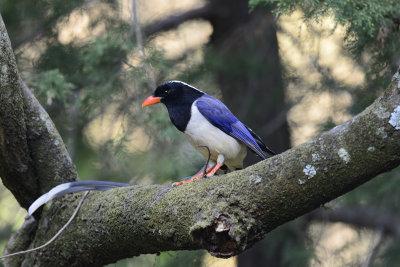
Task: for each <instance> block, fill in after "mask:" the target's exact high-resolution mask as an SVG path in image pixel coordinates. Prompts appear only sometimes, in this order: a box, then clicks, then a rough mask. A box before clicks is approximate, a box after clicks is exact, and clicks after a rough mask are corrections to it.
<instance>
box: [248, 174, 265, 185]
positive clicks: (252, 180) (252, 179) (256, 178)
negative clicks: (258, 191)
mask: <svg viewBox="0 0 400 267" xmlns="http://www.w3.org/2000/svg"><path fill="white" fill-rule="evenodd" d="M249 181H250V184H258V183H261V182H262V177H260V176H255V175H253V174H252V175H250V177H249Z"/></svg>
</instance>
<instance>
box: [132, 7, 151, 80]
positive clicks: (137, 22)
mask: <svg viewBox="0 0 400 267" xmlns="http://www.w3.org/2000/svg"><path fill="white" fill-rule="evenodd" d="M132 13H133V21H134V23H135V34H136V43H137V46H138V48H139V51H140V54H141V56H142V60H143V64H144V67H145V69H146V72H147V75H148V76H149V78H150V84H151V87H152V88H156V86H157V83H156V77H155V75H154V72H153V70H152V69H151V66H150V63H147V62H146V53H145V51H144V46H143V36H142V29H141V27H140V19H139V14H138V12H137V8H136V0H132Z"/></svg>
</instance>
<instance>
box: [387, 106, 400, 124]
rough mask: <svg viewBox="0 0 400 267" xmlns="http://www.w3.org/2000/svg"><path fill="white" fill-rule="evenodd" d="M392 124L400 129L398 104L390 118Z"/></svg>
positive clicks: (399, 107)
mask: <svg viewBox="0 0 400 267" xmlns="http://www.w3.org/2000/svg"><path fill="white" fill-rule="evenodd" d="M389 123H390V125H392V126H393V127H394V128H395V129H396V130H400V106H397V107H396V108H395V109H394V111H393V112H392V114H391V116H390V120H389Z"/></svg>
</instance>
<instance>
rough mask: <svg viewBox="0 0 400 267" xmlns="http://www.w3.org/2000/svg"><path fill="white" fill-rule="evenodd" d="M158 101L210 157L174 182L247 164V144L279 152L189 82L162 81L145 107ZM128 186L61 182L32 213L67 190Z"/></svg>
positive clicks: (263, 155) (34, 205)
mask: <svg viewBox="0 0 400 267" xmlns="http://www.w3.org/2000/svg"><path fill="white" fill-rule="evenodd" d="M156 103H163V104H164V105H165V106H166V107H167V110H168V114H169V117H170V119H171V122H172V123H173V124H174V125H175V127H176V128H177V129H178V130H179V131H181V132H183V134H184V135H185V137H186V138H187V139H188V140H189V142H190V143H191V144H192V145H193V146H194V147H195V148H196V149H197V150H198V151H199V152H200V153H201V154H202V155H203V156H204V157H206V158H207V162H206V164H205V165H204V168H201V169H200V171H199V172H198V173H196V174H195V175H194V176H189V177H186V178H185V179H183V180H182V181H180V182H175V183H173V184H172V185H173V186H178V185H183V184H187V183H189V182H192V181H195V180H198V179H200V178H203V177H211V176H214V175H215V173H216V172H217V171H218V170H220V169H223V168H224V167H226V168H227V169H228V170H229V171H235V170H237V169H241V168H243V160H244V158H245V157H246V154H247V148H249V149H250V150H251V151H253V152H254V153H256V154H257V155H258V156H260V157H261V158H262V159H266V158H267V157H268V155H275V154H276V153H275V152H273V151H272V150H271V149H269V148H268V147H267V146H266V145H265V144H264V142H263V141H262V140H261V138H260V137H259V136H258V135H257V134H256V133H255V132H253V131H252V130H251V129H250V128H249V127H247V126H246V125H245V124H243V123H242V122H240V121H239V119H238V118H236V117H235V116H234V115H233V114H232V112H231V111H230V110H229V109H228V107H227V106H225V104H224V103H222V102H221V101H220V100H218V99H216V98H214V97H213V96H211V95H208V94H206V93H205V92H203V91H201V90H199V89H197V88H195V87H193V86H191V85H189V84H187V83H184V82H181V81H168V82H165V83H163V84H161V85H159V86H158V87H157V88H156V89H155V90H154V92H153V94H152V95H150V96H149V97H148V98H147V99H146V100H145V101H144V102H143V103H142V107H146V106H150V105H153V104H156ZM126 186H131V184H126V183H117V182H108V181H95V180H93V181H75V182H68V183H64V184H60V185H58V186H56V187H54V188H52V189H51V190H50V191H49V192H47V193H45V194H43V195H42V196H40V197H39V198H38V199H37V200H35V201H34V202H33V203H32V204H31V206H30V207H29V208H28V215H32V214H33V213H34V212H35V211H36V210H37V209H38V208H39V207H40V206H42V205H44V204H45V203H47V202H48V201H50V200H51V199H53V198H55V197H58V196H62V195H65V194H67V193H74V192H81V191H92V190H95V191H104V190H109V189H112V188H116V187H126Z"/></svg>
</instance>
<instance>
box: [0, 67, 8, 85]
mask: <svg viewBox="0 0 400 267" xmlns="http://www.w3.org/2000/svg"><path fill="white" fill-rule="evenodd" d="M7 70H8V68H7V65H5V64H4V65H3V66H1V70H0V83H1V84H5V83H6V82H7Z"/></svg>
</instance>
